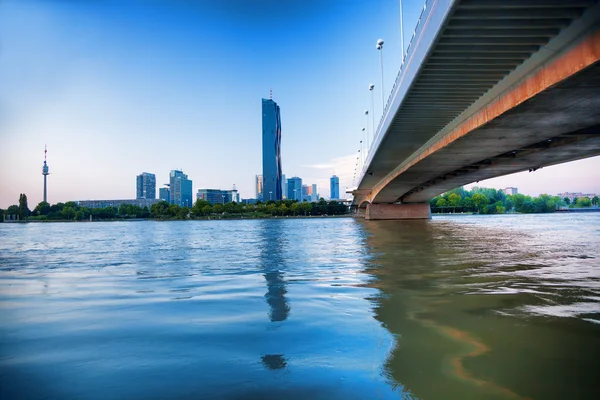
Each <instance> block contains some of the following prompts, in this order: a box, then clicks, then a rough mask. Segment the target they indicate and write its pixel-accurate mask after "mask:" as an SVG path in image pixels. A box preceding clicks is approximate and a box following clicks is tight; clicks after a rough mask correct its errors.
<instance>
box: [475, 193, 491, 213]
mask: <svg viewBox="0 0 600 400" xmlns="http://www.w3.org/2000/svg"><path fill="white" fill-rule="evenodd" d="M471 199H472V201H473V204H474V205H475V208H476V209H477V211H479V212H482V211H483V210H484V207H485V206H486V205H487V204H488V203H489V200H488V198H487V196H486V195H484V194H483V193H475V194H474V195H473V196H472V197H471Z"/></svg>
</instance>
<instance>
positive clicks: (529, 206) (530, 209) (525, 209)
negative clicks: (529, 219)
mask: <svg viewBox="0 0 600 400" xmlns="http://www.w3.org/2000/svg"><path fill="white" fill-rule="evenodd" d="M518 211H519V212H522V213H526V214H529V213H534V212H535V204H534V203H533V200H532V199H531V197H529V196H525V200H524V201H523V203H522V204H521V207H520V209H519V210H518Z"/></svg>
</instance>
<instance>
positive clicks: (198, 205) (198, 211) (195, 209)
mask: <svg viewBox="0 0 600 400" xmlns="http://www.w3.org/2000/svg"><path fill="white" fill-rule="evenodd" d="M210 205H211V204H210V203H209V202H208V201H206V200H201V199H198V200H196V202H195V203H194V205H193V206H192V214H194V215H195V216H200V215H206V214H209V213H210ZM206 206H208V212H204V211H203V210H204V207H206Z"/></svg>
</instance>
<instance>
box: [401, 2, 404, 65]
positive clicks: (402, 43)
mask: <svg viewBox="0 0 600 400" xmlns="http://www.w3.org/2000/svg"><path fill="white" fill-rule="evenodd" d="M403 20H404V18H403V16H402V0H400V45H401V46H402V60H401V61H400V67H402V66H403V65H404V24H403V22H404V21H403Z"/></svg>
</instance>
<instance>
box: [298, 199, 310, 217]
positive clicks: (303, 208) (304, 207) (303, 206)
mask: <svg viewBox="0 0 600 400" xmlns="http://www.w3.org/2000/svg"><path fill="white" fill-rule="evenodd" d="M298 208H299V210H300V212H301V213H304V215H305V216H306V215H310V214H311V212H312V209H313V204H312V203H309V202H302V203H300V205H299V206H298Z"/></svg>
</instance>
